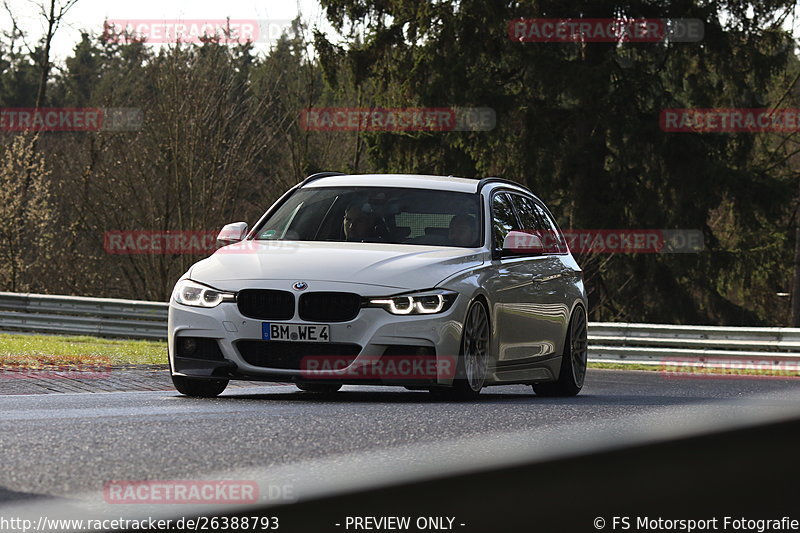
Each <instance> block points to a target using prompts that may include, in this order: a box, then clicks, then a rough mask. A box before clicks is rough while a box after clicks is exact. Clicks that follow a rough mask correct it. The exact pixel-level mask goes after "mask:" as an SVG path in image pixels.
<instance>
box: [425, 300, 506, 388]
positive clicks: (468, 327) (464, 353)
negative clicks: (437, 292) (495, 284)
mask: <svg viewBox="0 0 800 533" xmlns="http://www.w3.org/2000/svg"><path fill="white" fill-rule="evenodd" d="M491 340H492V327H491V323H490V322H489V312H488V311H487V310H486V306H485V305H484V304H483V302H481V301H478V300H476V301H474V302H472V304H470V306H469V310H468V311H467V317H466V319H464V333H463V334H462V336H461V353H460V354H459V356H458V364H457V366H456V377H455V379H454V380H453V386H452V387H451V388H438V387H437V388H432V389H431V393H433V394H434V395H435V396H449V397H454V398H457V399H461V400H470V399H474V398H477V397H478V395H479V394H480V393H481V389H482V388H483V384H484V382H485V381H486V375H487V374H488V371H489V347H490V346H491Z"/></svg>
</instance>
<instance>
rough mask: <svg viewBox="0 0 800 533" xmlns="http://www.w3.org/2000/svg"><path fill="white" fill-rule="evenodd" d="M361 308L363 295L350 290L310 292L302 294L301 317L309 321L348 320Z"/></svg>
mask: <svg viewBox="0 0 800 533" xmlns="http://www.w3.org/2000/svg"><path fill="white" fill-rule="evenodd" d="M360 310H361V297H360V296H359V295H358V294H353V293H350V292H309V293H307V294H303V295H302V296H300V318H302V319H303V320H305V321H308V322H347V321H348V320H353V319H354V318H355V317H357V316H358V312H359V311H360Z"/></svg>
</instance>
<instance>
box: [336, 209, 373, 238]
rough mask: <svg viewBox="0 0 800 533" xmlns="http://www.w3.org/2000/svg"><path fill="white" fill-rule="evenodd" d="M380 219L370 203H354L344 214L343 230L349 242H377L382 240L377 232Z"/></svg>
mask: <svg viewBox="0 0 800 533" xmlns="http://www.w3.org/2000/svg"><path fill="white" fill-rule="evenodd" d="M377 223H378V217H377V216H376V215H375V211H374V210H373V208H372V206H371V205H370V204H368V203H364V204H359V203H354V204H351V205H350V206H348V208H347V209H346V210H345V212H344V219H343V221H342V230H343V231H344V238H345V240H347V241H349V242H376V241H379V240H380V235H379V233H378V230H377Z"/></svg>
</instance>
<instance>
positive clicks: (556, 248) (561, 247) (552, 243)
mask: <svg viewBox="0 0 800 533" xmlns="http://www.w3.org/2000/svg"><path fill="white" fill-rule="evenodd" d="M526 200H527V201H528V202H529V203H530V204H531V207H532V208H533V209H534V210H535V211H536V213H537V214H538V218H539V219H540V220H541V221H542V223H543V224H544V235H543V237H542V242H544V244H545V247H546V248H549V249H550V250H551V253H554V254H565V253H567V243H566V242H564V236H563V235H562V234H561V232H560V231H559V230H558V225H557V224H556V222H555V220H553V217H551V216H550V214H549V213H548V212H547V210H546V209H545V208H544V207H542V206H541V205H540V204H538V203H537V202H535V201H533V200H531V199H529V198H526Z"/></svg>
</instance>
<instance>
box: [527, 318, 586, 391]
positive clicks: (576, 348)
mask: <svg viewBox="0 0 800 533" xmlns="http://www.w3.org/2000/svg"><path fill="white" fill-rule="evenodd" d="M586 325H587V322H586V312H585V311H584V310H583V308H582V307H579V308H578V309H577V310H576V311H575V313H574V314H573V315H572V318H571V319H570V321H569V328H568V329H567V338H566V342H565V343H564V354H563V356H562V357H561V369H560V371H559V373H558V380H557V381H552V382H549V383H535V384H533V385H531V386H532V387H533V391H534V392H535V393H536V394H537V395H538V396H576V395H577V394H578V393H579V392H580V391H581V389H582V388H583V382H584V379H585V378H586V361H587V347H588V340H587V330H586Z"/></svg>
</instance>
